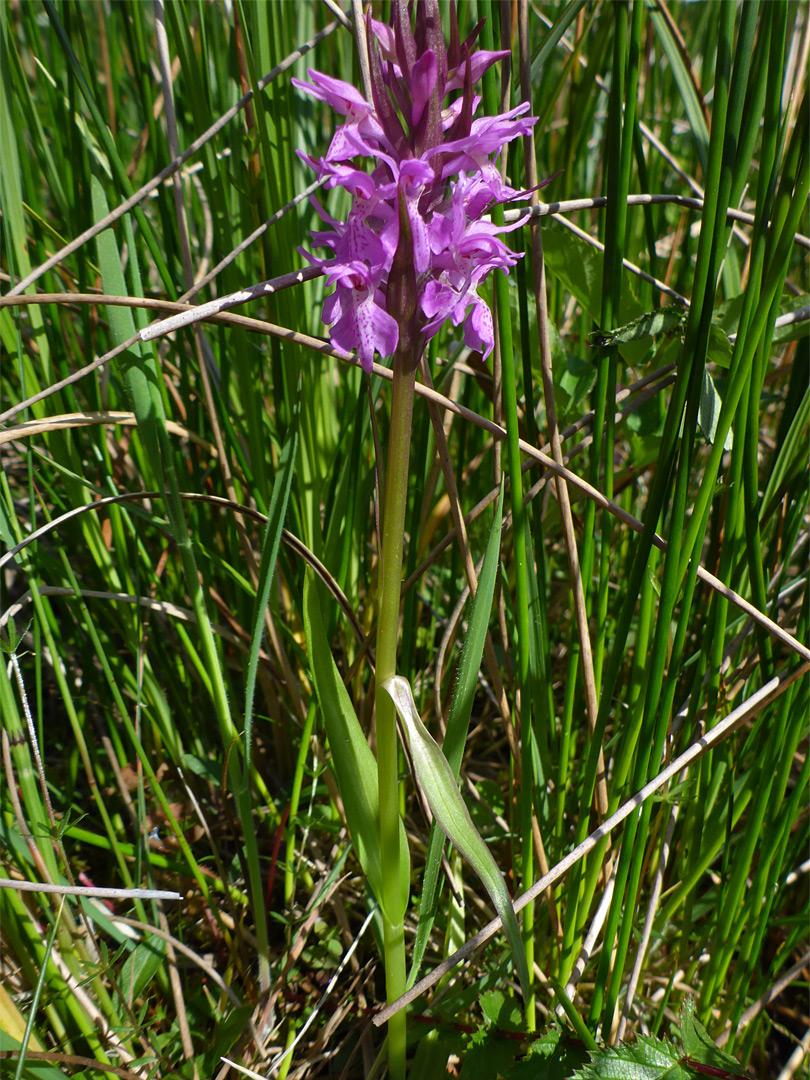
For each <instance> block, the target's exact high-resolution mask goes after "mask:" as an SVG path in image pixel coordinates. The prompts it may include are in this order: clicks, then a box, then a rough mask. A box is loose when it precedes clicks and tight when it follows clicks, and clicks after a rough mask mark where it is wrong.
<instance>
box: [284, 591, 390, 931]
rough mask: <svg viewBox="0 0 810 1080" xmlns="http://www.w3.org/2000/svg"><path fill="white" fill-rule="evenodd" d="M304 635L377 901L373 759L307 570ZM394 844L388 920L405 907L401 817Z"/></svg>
mask: <svg viewBox="0 0 810 1080" xmlns="http://www.w3.org/2000/svg"><path fill="white" fill-rule="evenodd" d="M304 634H305V636H306V641H307V653H308V654H309V662H310V665H311V668H312V678H313V681H314V683H315V692H316V694H317V695H318V702H319V704H320V706H321V714H322V716H323V722H324V726H325V728H326V734H327V737H328V739H329V746H330V748H331V750H332V765H333V768H334V770H335V776H336V777H337V782H338V787H339V788H340V795H341V798H342V799H343V808H344V810H345V811H346V821H347V823H348V826H349V832H350V833H351V837H352V841H353V842H354V845H355V847H356V848H357V855H358V858H359V859H360V865H361V866H362V867H363V873H364V874H365V875H366V877H367V878H368V882H369V885H370V886H371V889H372V891H373V892H374V895H375V896H376V897H377V899H378V900H379V901H380V902H382V897H383V895H384V894H383V888H382V864H381V860H380V835H379V824H378V822H379V808H380V800H379V789H378V787H377V762H376V761H375V760H374V755H373V754H372V752H371V750H370V749H369V745H368V743H367V742H366V737H365V735H364V734H363V729H362V727H361V726H360V721H359V720H358V719H357V713H356V712H355V711H354V706H353V705H352V703H351V699H350V698H349V694H348V691H347V690H346V687H345V686H344V685H343V680H342V679H341V677H340V672H339V671H338V668H337V664H336V663H335V660H334V657H333V656H332V652H331V650H330V648H329V644H328V642H327V640H326V634H325V632H324V628H323V616H322V614H321V607H320V602H319V599H318V589H317V585H316V583H315V581H314V578H313V575H312V572H311V571H310V570H307V575H306V579H305V582H304ZM399 848H400V852H402V861H401V865H400V870H399V885H400V895H399V901H400V909H399V910H398V911H386V912H385V916H386V918H387V919H388V921H389V922H391V923H396V922H398V921H400V920H401V919H402V916H403V914H404V913H405V908H406V907H407V905H408V888H409V884H410V880H409V879H410V859H409V855H408V842H407V839H406V837H405V829H404V827H403V825H402V822H401V821H400V845H399Z"/></svg>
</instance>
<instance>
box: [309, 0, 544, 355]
mask: <svg viewBox="0 0 810 1080" xmlns="http://www.w3.org/2000/svg"><path fill="white" fill-rule="evenodd" d="M412 8H415V15H414V20H413V26H412V24H411V9H412ZM450 15H451V19H450V22H451V34H450V42H449V45H448V44H447V43H446V42H445V40H444V36H443V33H442V28H441V13H440V10H439V3H438V0H417V2H416V3H415V4H413V5H409V4H408V3H407V2H406V0H393V3H392V5H391V23H390V25H385V24H383V23H379V22H377V21H376V20H374V19H371V18H370V17H369V19H368V26H369V30H370V33H369V60H370V68H371V82H372V98H373V100H372V101H371V102H368V101H366V99H365V98H364V97H363V96H362V94H360V92H359V91H358V90H356V89H355V88H354V87H353V86H351V85H350V84H349V83H345V82H342V81H341V80H340V79H334V78H331V77H330V76H327V75H323V74H321V73H320V72H317V71H311V70H310V71H309V72H308V74H309V77H310V80H311V82H303V81H301V80H298V79H293V83H294V84H295V85H296V86H297V87H298V88H299V89H300V90H302V91H303V92H304V93H306V94H309V95H310V96H311V97H313V98H315V99H317V100H319V101H323V102H325V103H326V104H328V105H330V106H331V107H332V108H333V109H334V110H335V111H336V112H337V113H339V114H340V115H341V116H343V117H345V122H344V123H343V124H341V125H340V126H339V127H338V128H337V130H336V131H335V134H334V136H333V138H332V141H331V144H330V146H329V149H328V151H327V153H326V156H325V157H324V158H314V157H310V156H308V155H305V154H301V155H300V156H301V158H302V160H303V161H305V162H306V163H307V164H308V165H309V166H310V167H311V168H312V169H314V170H315V172H317V173H318V174H319V176H321V177H325V178H326V187H342V188H343V189H344V190H345V191H347V192H348V193H349V195H350V196H351V197H352V200H353V204H352V210H351V212H350V213H349V216H348V218H347V220H346V221H345V222H339V221H335V220H334V219H333V218H331V217H329V216H328V215H327V214H326V212H325V211H324V210H323V208H322V207H321V206H320V204H319V203H317V201H316V200H314V199H313V202H314V205H315V206H316V209H317V210H318V213H319V215H320V216H321V218H322V219H323V221H324V223H325V224H326V225H331V226H332V228H333V230H334V231H333V232H328V231H320V232H317V233H315V234H313V241H314V243H315V244H318V245H322V246H324V247H327V248H329V249H330V255H329V256H327V257H326V258H317V257H315V256H312V255H307V258H308V259H309V261H310V262H311V263H313V264H314V265H317V266H320V267H321V268H322V269H323V272H324V274H326V275H327V281H328V283H329V284H330V285H334V286H335V292H334V293H333V294H332V295H331V296H329V297H328V298H327V300H326V302H325V304H324V309H323V321H324V323H326V324H327V325H328V326H330V337H331V340H332V343H333V345H334V346H335V347H336V348H337V349H339V350H340V351H341V352H343V353H346V352H349V351H351V350H356V351H357V354H358V356H359V358H360V362H361V364H362V366H363V370H364V371H366V372H370V371H371V369H372V363H373V358H374V354H375V353H379V355H380V356H381V357H386V356H390V355H392V354H393V353H394V351H395V350H396V348H397V346H398V345H401V341H400V338H401V333H402V331H401V322H400V321H399V320H400V319H401V317H402V312H403V311H405V310H407V311H409V312H413V316H412V323H414V325H410V326H409V327H408V333H407V337H408V340H409V342H411V341H413V343H414V344H413V352H414V356H413V357H412V363H413V364H414V365H415V364H416V363H418V360H419V356H420V355H421V352H422V350H423V349H424V347H425V345H426V343H427V341H428V340H429V339H430V338H431V337H432V336H433V335H434V334H436V333H438V332H439V330H440V329H441V327H442V325H443V324H444V322H445V321H446V320H447V319H451V320H452V322H453V324H454V325H455V326H461V325H462V324H463V328H464V329H463V333H464V340H465V342H466V343H467V345H469V346H470V347H471V348H473V349H476V350H477V351H479V352H482V353H483V354H484V357H486V356H488V355H489V353H490V352H491V351H492V349H493V346H494V337H493V328H492V315H491V313H490V311H489V309H488V307H487V305H486V303H485V302H484V300H483V299H482V298H481V296H480V295H479V293H478V289H479V288H480V286H481V284H482V283H483V281H484V280H485V278H486V277H487V276H488V274H489V273H491V272H492V271H493V270H496V269H498V270H502V271H503V272H504V273H507V272H508V271H509V269H510V268H511V267H512V266H514V264H515V262H516V261H517V259H518V258H519V256H518V255H515V254H514V253H513V252H511V251H510V250H509V249H508V248H507V247H506V245H505V244H504V243H503V241H502V240H501V239H500V238H499V235H498V234H499V233H501V232H503V231H505V230H504V229H503V228H498V227H496V226H494V225H493V224H492V223H491V222H489V221H487V220H485V214H486V213H487V211H488V209H490V208H491V207H492V206H493V205H494V204H496V203H501V202H507V201H510V200H513V199H516V198H520V197H523V196H525V194H526V193H525V192H518V191H515V190H514V189H512V188H511V187H509V186H508V185H506V184H504V183H503V181H502V180H501V177H500V173H499V172H498V169H497V167H496V165H495V162H496V161H497V158H498V155H499V154H500V152H501V150H502V149H503V147H504V146H505V145H506V144H507V143H509V142H511V141H512V140H513V139H516V138H518V137H520V136H523V135H527V134H528V133H529V132H530V131H531V128H532V125H533V124H534V123H535V122H536V118H535V117H532V116H526V115H525V114H526V111H527V109H528V106H526V105H521V106H518V107H517V108H516V109H512V110H511V111H510V112H507V113H504V114H503V115H501V116H493V117H482V118H479V119H474V118H473V117H474V114H475V112H476V109H477V108H478V105H479V103H480V98H479V97H478V95H476V94H475V93H474V91H473V87H474V86H475V84H476V83H477V82H478V81H479V80H480V79H481V77H482V75H483V74H484V72H485V71H486V70H487V69H488V68H489V67H490V66H491V65H492V64H494V63H495V62H496V61H497V60H499V59H501V58H502V57H504V56H507V55H508V53H507V52H506V51H485V50H481V49H478V50H474V49H473V46H474V44H475V39H476V38H477V36H478V33H479V32H480V28H481V27H480V24H479V25H478V26H476V27H475V29H474V30H473V32H472V33H471V34H470V35H469V37H468V38H467V39H466V40H465V41H464V42H463V43H459V35H458V27H457V23H456V13H455V5H451V12H450ZM363 158H369V159H371V161H372V162H373V163H374V167H373V169H372V171H371V172H370V173H365V172H363V171H362V166H361V167H360V168H358V167H357V165H356V164H354V162H356V161H358V160H359V159H363ZM405 226H407V228H406V232H407V236H402V235H401V234H402V229H403V227H405ZM401 239H402V240H405V241H407V244H408V250H409V253H410V255H409V258H408V259H407V260H405V259H404V258H403V253H402V245H401V244H400V240H401ZM305 254H306V253H305ZM406 266H407V269H405V268H406ZM403 274H404V275H405V280H402V277H403Z"/></svg>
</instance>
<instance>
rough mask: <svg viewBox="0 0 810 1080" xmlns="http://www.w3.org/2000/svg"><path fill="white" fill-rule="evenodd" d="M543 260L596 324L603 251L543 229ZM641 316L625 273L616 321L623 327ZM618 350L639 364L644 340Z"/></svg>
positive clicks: (637, 302)
mask: <svg viewBox="0 0 810 1080" xmlns="http://www.w3.org/2000/svg"><path fill="white" fill-rule="evenodd" d="M543 259H544V261H545V264H546V268H547V269H548V271H549V273H551V274H553V275H554V277H556V278H557V280H558V281H559V282H560V283H561V284H562V285H563V287H564V288H566V289H567V290H568V291H569V292H570V293H571V295H572V296H573V297H574V298H575V299H576V301H577V303H578V304H579V305H580V307H581V308H582V310H583V311H584V312H585V313H586V314H587V315H589V316H590V317H591V318H592V319H593V321H594V322H595V323H598V322H599V319H600V317H601V310H602V278H603V276H604V263H605V260H604V256H603V254H602V252H601V251H597V249H596V248H594V247H591V245H590V244H588V243H586V242H585V241H584V240H580V239H579V237H577V236H574V234H573V233H570V232H567V231H563V230H557V229H544V230H543ZM643 314H644V309H643V308H642V306H641V304H640V303H639V301H638V299H637V298H636V293H635V283H634V282H633V280H632V278H631V277H630V274H628V273H625V275H624V277H623V279H622V300H621V306H620V308H619V314H618V318H619V320H620V321H621V323H622V324H624V325H626V324H628V323H631V322H633V321H634V320H635V319H638V318H640V317H641V316H642V315H643ZM620 351H621V353H622V355H623V356H625V357H626V358H627V359H628V360H629V361H631V362H633V363H640V362H641V360H642V359H643V358H644V356H645V355H646V353H647V351H648V347H647V345H646V343H645V342H644V341H629V342H624V343H622V344H621V345H620Z"/></svg>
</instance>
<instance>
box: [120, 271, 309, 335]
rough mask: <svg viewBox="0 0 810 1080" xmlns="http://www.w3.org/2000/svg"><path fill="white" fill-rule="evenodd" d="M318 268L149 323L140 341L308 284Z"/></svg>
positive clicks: (250, 288) (251, 286)
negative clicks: (294, 286) (285, 289)
mask: <svg viewBox="0 0 810 1080" xmlns="http://www.w3.org/2000/svg"><path fill="white" fill-rule="evenodd" d="M320 276H321V270H320V268H319V267H315V266H308V267H306V268H305V269H303V270H295V271H293V272H292V273H291V274H284V275H282V277H280V278H272V279H271V280H269V281H261V282H259V284H258V285H249V286H248V287H247V288H245V289H239V291H238V292H234V293H229V294H228V295H227V296H220V297H219V298H218V299H217V300H209V301H208V303H207V304H198V305H197V307H193V308H189V309H188V311H181V312H180V313H179V315H172V316H171V318H169V319H162V320H161V321H160V322H156V323H152V325H151V326H147V327H146V328H145V329H144V330H141V332H140V334H139V337H140V339H141V341H152V340H153V338H157V337H161V336H162V335H163V334H170V333H171V332H172V331H173V330H180V329H181V328H182V327H184V326H192V325H193V324H194V323H197V322H200V320H201V319H210V318H211V317H212V316H213V315H219V313H220V312H222V311H227V310H228V309H229V308H232V307H236V306H237V305H239V304H247V303H248V301H250V300H258V299H259V298H260V297H262V296H272V295H273V293H275V292H278V290H279V289H284V288H289V287H290V286H291V285H300V284H301V283H302V282H304V281H311V280H312V279H313V278H316V277H320Z"/></svg>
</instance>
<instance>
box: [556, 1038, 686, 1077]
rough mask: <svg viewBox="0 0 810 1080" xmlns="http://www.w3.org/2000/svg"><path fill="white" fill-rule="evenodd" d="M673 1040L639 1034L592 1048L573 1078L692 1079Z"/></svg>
mask: <svg viewBox="0 0 810 1080" xmlns="http://www.w3.org/2000/svg"><path fill="white" fill-rule="evenodd" d="M680 1059H681V1054H680V1051H679V1050H677V1049H676V1048H675V1047H674V1046H672V1045H671V1044H670V1043H665V1042H662V1041H661V1040H660V1039H653V1038H649V1037H645V1036H643V1035H642V1036H639V1038H638V1041H637V1042H635V1043H633V1044H632V1045H630V1044H623V1045H621V1046H606V1047H604V1048H603V1049H601V1050H594V1051H591V1060H590V1061H589V1062H588V1064H587V1065H584V1066H583V1067H582V1068H581V1069H580V1070H579V1071H578V1072H577V1073H575V1074H574V1077H573V1078H572V1080H691V1078H692V1074H691V1072H689V1070H688V1069H686V1068H684V1067H683V1066H682V1065H681V1064H680Z"/></svg>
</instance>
